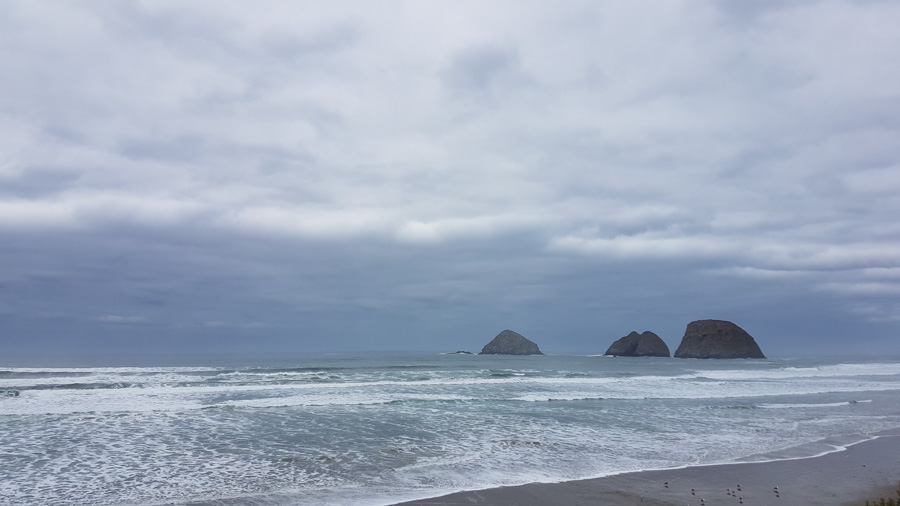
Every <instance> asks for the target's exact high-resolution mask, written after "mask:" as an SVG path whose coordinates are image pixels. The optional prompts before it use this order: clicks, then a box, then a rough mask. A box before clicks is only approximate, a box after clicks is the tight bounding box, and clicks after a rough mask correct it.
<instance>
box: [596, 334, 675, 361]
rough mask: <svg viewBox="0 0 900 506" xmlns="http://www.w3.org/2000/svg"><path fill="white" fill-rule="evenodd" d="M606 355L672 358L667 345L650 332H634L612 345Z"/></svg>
mask: <svg viewBox="0 0 900 506" xmlns="http://www.w3.org/2000/svg"><path fill="white" fill-rule="evenodd" d="M606 355H613V356H616V357H668V356H671V353H670V352H669V347H668V346H666V343H665V342H663V340H662V339H660V337H659V336H658V335H656V334H654V333H653V332H650V331H649V330H648V331H646V332H644V333H643V334H638V333H637V332H632V333H630V334H628V335H627V336H625V337H623V338H621V339H619V340H617V341H616V342H614V343H612V345H611V346H610V347H609V349H607V350H606Z"/></svg>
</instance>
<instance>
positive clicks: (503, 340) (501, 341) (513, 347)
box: [479, 330, 543, 355]
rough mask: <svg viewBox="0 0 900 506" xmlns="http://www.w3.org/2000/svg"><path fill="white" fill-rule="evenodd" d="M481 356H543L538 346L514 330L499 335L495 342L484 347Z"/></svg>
mask: <svg viewBox="0 0 900 506" xmlns="http://www.w3.org/2000/svg"><path fill="white" fill-rule="evenodd" d="M479 355H543V353H541V350H539V349H538V345H536V344H535V343H533V342H531V341H529V340H528V339H525V337H523V336H522V335H520V334H517V333H515V332H513V331H512V330H504V331H503V332H501V333H499V334H497V337H495V338H494V339H493V341H491V342H489V343H487V344H486V345H484V348H483V349H482V350H481V353H479Z"/></svg>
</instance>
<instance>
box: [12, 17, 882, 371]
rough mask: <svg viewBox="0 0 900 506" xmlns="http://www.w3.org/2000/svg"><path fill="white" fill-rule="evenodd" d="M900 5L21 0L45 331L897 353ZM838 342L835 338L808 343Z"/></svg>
mask: <svg viewBox="0 0 900 506" xmlns="http://www.w3.org/2000/svg"><path fill="white" fill-rule="evenodd" d="M898 22H900V4H897V3H896V2H892V1H857V2H842V1H813V0H811V1H794V2H753V3H752V7H750V6H748V5H734V4H733V3H732V2H716V1H666V2H653V3H650V4H647V3H635V2H602V3H597V2H574V1H569V2H562V3H554V4H552V5H551V4H547V3H539V2H499V1H498V2H387V3H381V2H380V3H377V4H375V3H371V2H331V3H328V4H327V5H325V4H322V3H305V2H293V1H291V2H288V1H285V2H277V1H271V2H265V3H263V4H254V5H250V4H245V3H238V2H192V3H190V4H184V3H183V2H164V1H157V2H109V3H90V4H72V3H64V2H40V3H35V2H6V3H4V4H3V5H2V6H0V41H2V44H0V63H2V66H0V67H2V69H3V71H2V73H3V79H2V80H0V110H2V114H0V139H2V141H0V146H2V150H0V244H2V246H0V334H2V339H3V340H4V343H5V344H4V346H5V347H7V348H8V349H12V350H14V351H18V352H23V353H25V352H32V351H40V350H47V349H55V350H62V351H66V350H82V351H90V350H95V349H116V350H123V351H128V350H134V351H147V350H155V351H159V350H167V351H168V350H171V351H178V350H185V351H196V350H238V351H240V350H252V349H257V350H279V349H293V350H307V349H309V350H312V349H316V350H327V349H359V350H372V349H404V348H415V349H423V350H449V349H457V348H471V349H476V348H480V346H481V345H482V344H484V343H485V342H487V341H488V340H489V339H490V338H491V337H493V335H494V334H496V333H497V332H499V331H500V330H502V329H503V328H513V329H516V330H517V331H519V332H521V333H523V334H525V335H526V336H529V337H530V338H533V339H534V340H535V341H537V342H539V343H540V344H541V346H542V348H545V349H547V350H549V351H551V352H554V351H555V352H568V351H587V352H590V351H593V352H602V351H603V350H605V348H606V346H607V345H608V344H609V343H610V342H612V340H614V339H616V338H618V337H621V336H622V335H625V334H627V333H628V332H629V331H631V330H638V331H642V330H648V329H649V330H653V331H655V332H657V333H658V334H660V335H661V336H663V337H664V339H666V340H667V341H668V342H669V344H670V346H672V345H677V342H678V339H679V338H680V335H681V332H683V330H684V325H685V324H686V323H687V322H688V321H691V320H694V319H700V318H723V319H731V320H733V321H735V322H737V323H739V324H740V325H742V326H743V327H745V328H746V329H747V330H748V331H750V332H751V334H754V335H755V336H756V337H757V339H758V340H759V341H760V343H761V345H762V346H763V348H764V349H768V350H771V352H770V353H776V354H777V353H780V354H792V353H801V352H808V351H809V350H810V349H812V350H813V351H816V352H844V351H854V352H863V353H879V352H882V351H884V350H890V351H892V352H895V353H896V352H900V340H898V339H897V337H898V336H897V334H898V330H900V221H898V220H897V216H900V200H898V199H897V198H896V195H897V194H898V193H900V135H898V132H900V84H898V83H900V67H897V65H895V64H893V60H894V59H895V55H894V53H895V52H896V48H897V47H900V32H898V31H897V30H896V26H897V24H898ZM811 347H812V348H811Z"/></svg>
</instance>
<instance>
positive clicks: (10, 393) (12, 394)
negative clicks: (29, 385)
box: [0, 390, 19, 397]
mask: <svg viewBox="0 0 900 506" xmlns="http://www.w3.org/2000/svg"><path fill="white" fill-rule="evenodd" d="M0 392H3V395H5V396H6V397H18V396H19V391H18V390H0Z"/></svg>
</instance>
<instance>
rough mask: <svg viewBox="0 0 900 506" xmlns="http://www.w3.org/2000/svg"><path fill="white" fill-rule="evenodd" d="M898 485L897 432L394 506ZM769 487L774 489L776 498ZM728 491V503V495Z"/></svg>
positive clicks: (727, 498)
mask: <svg viewBox="0 0 900 506" xmlns="http://www.w3.org/2000/svg"><path fill="white" fill-rule="evenodd" d="M898 482H900V429H895V430H891V431H886V432H883V433H879V434H873V435H872V439H867V440H863V441H861V442H857V443H853V444H848V445H847V446H846V447H844V448H843V449H840V448H836V449H835V451H832V452H828V453H825V454H820V455H815V456H810V457H796V458H786V459H782V460H769V461H764V462H734V463H723V464H704V465H694V466H686V467H678V468H672V469H659V470H646V471H635V472H628V473H622V474H614V475H609V476H605V477H600V478H588V479H583V480H574V481H566V482H560V483H531V484H527V485H518V486H509V487H498V488H489V489H484V490H473V491H464V492H455V493H452V494H447V495H442V496H439V497H432V498H428V499H417V500H412V501H404V502H400V503H395V504H394V506H458V505H482V506H542V505H546V504H558V505H587V504H602V505H610V506H627V505H647V506H674V505H682V506H683V505H701V504H704V505H708V506H713V505H716V504H735V505H740V504H743V505H747V506H751V505H777V504H782V505H785V506H788V505H794V504H803V505H810V506H813V505H823V506H824V505H830V506H835V505H845V506H852V505H858V506H863V505H865V502H866V500H869V501H872V500H878V499H879V498H881V497H884V498H886V499H888V498H892V497H893V498H896V494H897V490H898ZM738 485H740V488H741V491H740V492H738V491H737V488H738ZM775 487H778V489H777V490H778V493H777V495H776V492H775ZM729 489H730V490H731V491H733V492H734V495H733V496H732V495H729V494H728V490H729ZM701 500H702V501H703V502H702V503H701Z"/></svg>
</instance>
